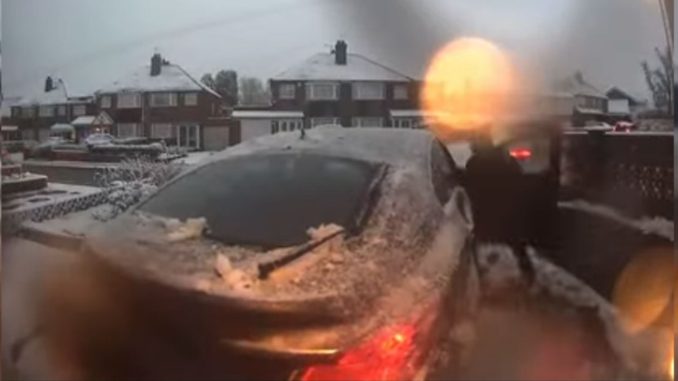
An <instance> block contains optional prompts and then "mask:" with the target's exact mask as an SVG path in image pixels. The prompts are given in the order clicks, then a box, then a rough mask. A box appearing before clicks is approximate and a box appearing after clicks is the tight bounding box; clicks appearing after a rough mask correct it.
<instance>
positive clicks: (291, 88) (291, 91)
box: [278, 83, 297, 99]
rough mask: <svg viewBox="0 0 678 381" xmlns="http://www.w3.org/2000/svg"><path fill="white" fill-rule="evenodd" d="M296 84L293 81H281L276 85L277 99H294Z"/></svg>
mask: <svg viewBox="0 0 678 381" xmlns="http://www.w3.org/2000/svg"><path fill="white" fill-rule="evenodd" d="M296 97H297V86H296V85H295V84H294V83H282V84H280V86H279V87H278V98H279V99H296Z"/></svg>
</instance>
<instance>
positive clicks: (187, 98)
mask: <svg viewBox="0 0 678 381" xmlns="http://www.w3.org/2000/svg"><path fill="white" fill-rule="evenodd" d="M197 105H198V93H186V94H184V106H197Z"/></svg>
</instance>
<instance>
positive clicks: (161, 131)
mask: <svg viewBox="0 0 678 381" xmlns="http://www.w3.org/2000/svg"><path fill="white" fill-rule="evenodd" d="M151 137H152V138H155V139H170V138H172V125H171V124H169V123H156V124H151Z"/></svg>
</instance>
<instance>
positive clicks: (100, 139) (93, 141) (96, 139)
mask: <svg viewBox="0 0 678 381" xmlns="http://www.w3.org/2000/svg"><path fill="white" fill-rule="evenodd" d="M114 140H115V137H114V136H113V135H111V134H100V133H96V134H92V135H90V136H88V137H87V138H85V144H86V145H88V146H100V145H109V144H113V141H114Z"/></svg>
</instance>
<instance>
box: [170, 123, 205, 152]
mask: <svg viewBox="0 0 678 381" xmlns="http://www.w3.org/2000/svg"><path fill="white" fill-rule="evenodd" d="M174 127H175V129H176V131H175V133H176V137H177V145H178V146H179V147H185V148H196V149H199V148H200V144H201V141H200V129H201V127H200V125H199V124H198V123H180V124H176V125H174ZM182 128H185V129H195V143H196V144H195V145H194V146H191V145H187V144H185V143H186V142H183V141H181V129H182Z"/></svg>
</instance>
